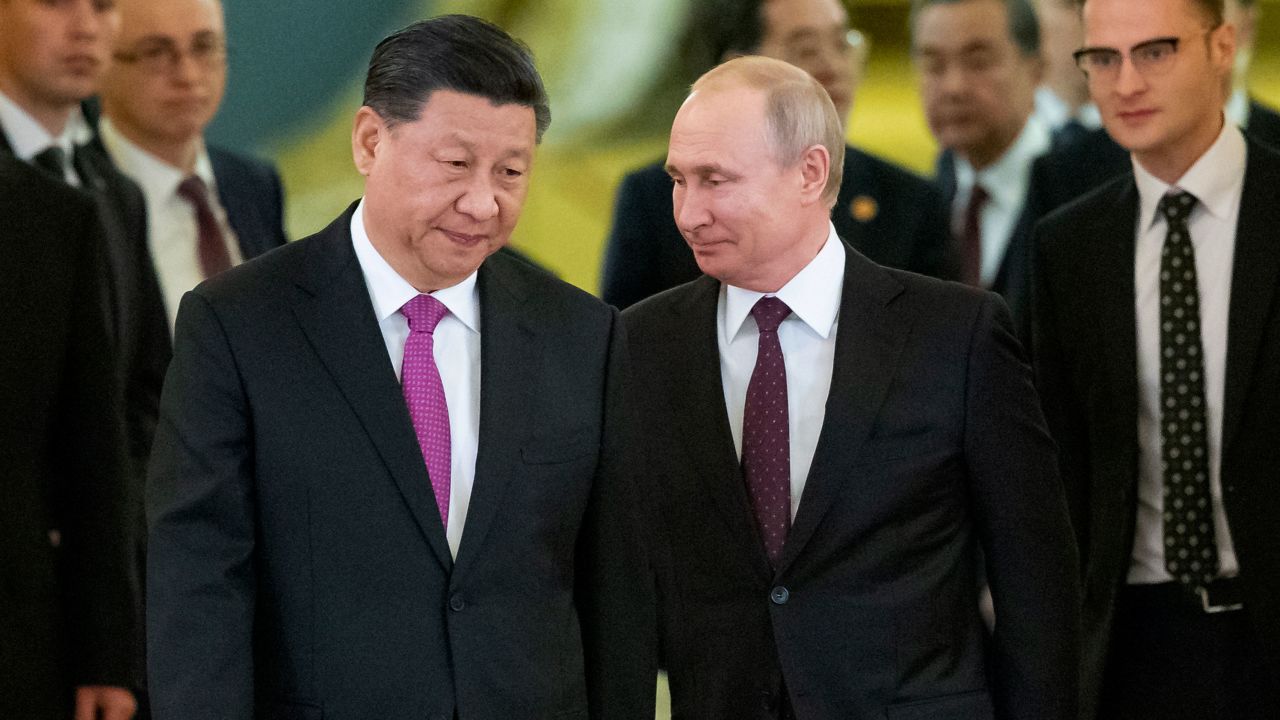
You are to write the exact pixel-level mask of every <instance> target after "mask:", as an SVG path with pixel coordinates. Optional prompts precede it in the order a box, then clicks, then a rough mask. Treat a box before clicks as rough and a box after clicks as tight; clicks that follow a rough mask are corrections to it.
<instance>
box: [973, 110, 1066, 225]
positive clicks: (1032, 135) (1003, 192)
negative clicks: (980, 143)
mask: <svg viewBox="0 0 1280 720" xmlns="http://www.w3.org/2000/svg"><path fill="white" fill-rule="evenodd" d="M1051 144H1052V137H1051V136H1050V133H1049V128H1048V127H1047V126H1046V125H1045V123H1044V121H1043V120H1041V119H1040V118H1039V117H1037V116H1036V115H1035V113H1032V114H1031V115H1030V116H1029V117H1028V118H1027V121H1026V123H1025V124H1023V126H1022V132H1020V133H1018V137H1017V139H1015V140H1014V141H1013V144H1012V145H1010V146H1009V149H1008V150H1005V152H1004V154H1003V155H1001V156H1000V158H999V159H997V160H996V161H995V162H993V163H991V164H990V165H988V166H987V167H985V168H983V169H981V170H975V169H974V168H973V165H971V164H970V163H969V161H968V160H967V159H965V158H963V157H960V156H959V155H956V187H957V190H959V191H960V192H958V193H957V197H960V196H961V195H964V196H967V195H968V194H969V193H970V192H972V191H973V186H974V183H979V182H980V183H982V187H983V188H984V189H985V190H986V191H987V195H988V197H990V198H991V202H993V203H995V204H996V205H999V206H1001V207H1006V208H1017V207H1020V206H1021V205H1022V203H1023V202H1024V201H1025V200H1026V195H1027V183H1028V182H1029V181H1030V178H1031V163H1032V161H1034V160H1035V159H1036V158H1038V157H1040V156H1041V155H1043V154H1045V153H1046V152H1048V150H1049V147H1050V145H1051Z"/></svg>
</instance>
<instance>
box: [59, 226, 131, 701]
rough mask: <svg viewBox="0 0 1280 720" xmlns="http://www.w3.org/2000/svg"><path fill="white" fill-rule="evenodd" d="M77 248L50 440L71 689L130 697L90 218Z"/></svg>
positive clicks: (119, 465) (118, 501)
mask: <svg viewBox="0 0 1280 720" xmlns="http://www.w3.org/2000/svg"><path fill="white" fill-rule="evenodd" d="M85 226H86V227H87V228H89V229H88V230H87V231H86V232H85V233H84V234H83V237H82V238H75V239H77V240H80V239H83V240H85V241H86V242H85V243H84V244H83V247H82V252H81V253H80V258H79V259H80V263H79V266H78V272H77V280H76V283H75V287H76V288H77V289H78V290H79V297H78V298H77V301H76V302H75V304H74V307H73V310H72V316H71V330H70V332H71V340H70V342H69V343H68V344H67V357H66V359H65V363H66V365H65V367H66V373H65V377H66V382H65V384H64V386H63V388H62V392H61V399H60V405H61V408H60V410H59V413H58V417H59V427H58V428H57V431H56V436H57V437H62V438H69V439H70V442H69V444H68V445H67V446H66V447H65V450H64V451H63V452H59V462H58V465H59V472H58V478H57V480H56V489H55V496H56V497H57V501H56V502H57V507H58V509H59V513H60V515H61V518H60V521H61V522H60V528H61V532H62V539H61V544H62V553H61V554H62V557H63V558H65V561H64V565H63V566H62V567H61V569H60V572H61V574H62V576H63V579H64V580H65V583H66V587H67V588H68V590H67V592H66V593H65V594H64V595H63V598H64V600H63V602H64V605H65V607H64V612H65V614H66V618H67V623H68V626H69V632H68V637H69V639H70V643H71V647H72V649H73V656H74V657H75V664H74V668H73V671H72V672H73V673H74V676H73V677H72V678H71V680H72V683H73V684H75V685H110V686H117V687H135V686H136V685H137V684H138V681H139V680H140V677H139V674H138V671H139V670H140V661H139V659H138V657H137V651H138V649H139V648H140V646H141V643H140V636H141V628H140V627H139V619H140V617H141V612H140V610H141V607H140V603H141V597H140V596H139V578H138V575H137V573H136V571H135V568H134V566H133V564H132V562H131V557H130V554H129V549H130V546H129V544H128V542H127V539H128V538H131V537H133V535H132V533H129V532H127V531H128V529H129V528H130V521H131V520H132V515H131V513H130V512H129V503H128V498H129V492H128V488H129V484H130V476H131V473H132V465H131V464H130V462H129V457H128V454H127V452H126V447H127V445H126V443H125V437H124V422H123V420H124V412H123V409H122V395H121V389H120V386H119V381H118V377H119V375H118V374H117V372H116V371H115V369H114V368H115V366H116V361H115V359H114V357H113V356H112V355H111V353H110V352H109V348H111V346H112V342H111V339H110V338H111V336H110V333H109V332H108V320H107V317H106V316H105V314H104V313H103V309H104V308H105V307H106V302H107V297H108V295H107V290H106V288H105V286H104V283H103V278H104V277H105V276H104V274H103V272H102V267H103V263H104V262H105V260H104V250H105V248H104V247H103V245H102V243H103V240H102V238H101V237H100V236H99V235H97V231H96V228H97V223H96V222H95V221H94V215H93V214H91V213H86V222H85Z"/></svg>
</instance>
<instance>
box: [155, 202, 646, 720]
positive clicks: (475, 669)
mask: <svg viewBox="0 0 1280 720" xmlns="http://www.w3.org/2000/svg"><path fill="white" fill-rule="evenodd" d="M350 219H351V211H350V210H348V212H347V213H346V214H344V215H343V216H342V217H341V218H339V219H338V220H337V221H335V222H334V223H333V224H332V225H330V226H329V227H328V228H327V229H325V230H323V231H321V232H320V233H318V234H316V235H314V236H311V237H309V238H307V239H304V240H300V241H298V242H296V243H293V244H290V245H288V246H286V247H284V248H281V249H280V250H278V251H274V252H271V253H268V254H267V255H264V256H262V257H261V258H259V259H257V260H255V261H252V262H249V263H247V264H245V265H242V266H240V267H237V268H233V269H232V270H230V271H228V272H226V273H224V274H222V275H220V276H219V277H217V278H214V279H212V280H210V281H208V282H206V283H204V284H202V285H201V286H199V287H198V288H197V289H196V290H195V291H193V292H192V293H189V294H188V295H187V296H186V298H185V300H184V301H183V304H182V308H181V311H180V312H179V317H178V329H177V340H176V344H175V356H174V361H173V364H172V365H171V367H170V371H169V378H168V382H167V383H166V386H165V392H164V403H163V412H162V421H161V425H160V431H159V434H158V436H157V439H156V445H155V453H154V456H153V461H152V466H151V470H150V483H149V486H148V510H149V513H148V517H149V520H150V530H151V532H150V547H149V556H148V570H149V572H150V577H149V582H148V660H149V669H150V681H151V698H152V707H153V714H154V717H156V718H157V720H166V719H167V718H182V719H183V720H187V719H193V720H199V719H201V718H246V719H247V718H259V719H261V718H320V717H324V718H325V720H345V719H349V718H410V717H413V718H437V717H438V718H446V719H451V718H455V717H460V718H466V719H467V720H473V719H474V720H484V719H486V718H493V719H495V720H497V719H499V718H502V719H506V718H513V717H521V718H586V717H588V707H589V704H590V706H591V710H592V712H593V714H592V715H591V717H645V718H646V720H647V718H651V717H652V716H653V684H652V681H653V677H652V674H651V673H652V668H644V669H640V670H628V669H626V668H628V667H629V665H628V664H629V663H634V662H635V660H636V659H637V658H640V657H643V656H644V655H645V654H644V653H643V652H641V650H642V649H643V648H644V647H645V646H646V644H652V642H653V639H652V627H653V620H652V619H651V615H652V611H651V610H650V611H649V614H650V619H646V618H645V617H643V616H642V613H627V614H621V615H619V614H617V613H615V612H614V608H624V607H626V608H629V607H633V606H636V603H637V601H638V600H642V599H643V596H644V587H645V586H644V585H643V584H637V583H636V582H634V581H635V580H636V579H637V578H639V577H641V576H640V575H639V572H638V568H639V565H638V564H637V562H638V561H632V560H631V559H629V558H630V557H633V556H634V557H639V548H638V546H637V544H636V543H635V542H634V537H632V536H631V533H630V532H624V531H625V530H626V529H627V528H629V527H630V525H629V523H630V520H629V516H628V515H625V514H623V512H622V511H623V510H625V509H628V508H629V507H630V506H631V504H632V499H631V494H630V493H629V492H628V490H627V488H626V487H624V485H625V483H624V482H623V481H622V478H623V475H622V468H625V467H627V466H628V465H629V464H628V463H624V462H623V461H622V460H621V457H622V454H623V450H624V448H623V447H622V445H621V443H620V442H619V441H620V440H621V433H622V432H623V431H622V428H620V427H618V426H617V425H618V423H620V422H621V421H620V420H619V418H621V417H622V414H621V412H620V411H619V410H618V408H617V401H618V398H619V393H617V392H615V391H614V390H613V389H612V388H613V387H614V386H615V385H617V384H618V383H620V382H621V378H620V374H619V373H620V369H619V360H620V353H621V350H620V347H621V343H622V337H621V334H620V323H619V322H618V319H617V312H616V311H615V310H613V309H611V308H609V307H608V306H606V305H604V304H602V303H600V302H599V301H598V300H595V299H594V298H592V297H590V296H589V295H587V294H586V293H583V292H581V291H579V290H576V289H574V288H572V287H571V286H569V285H567V284H564V283H562V282H560V281H559V280H556V279H554V278H552V277H551V276H549V275H546V274H545V273H542V272H541V271H538V270H536V269H533V268H531V267H529V266H528V265H526V264H524V263H522V262H520V261H518V260H515V259H512V258H510V257H508V256H506V255H504V254H496V255H494V256H492V257H490V258H488V259H487V260H486V261H485V263H484V265H483V266H482V267H481V269H480V272H479V278H478V288H479V293H480V306H481V327H482V351H481V359H480V363H481V376H482V382H481V399H480V407H481V409H480V444H479V455H478V457H477V460H476V475H475V486H474V490H473V492H472V494H471V504H470V508H469V512H468V515H467V518H466V527H465V532H464V536H463V538H462V544H461V548H460V550H459V555H458V558H457V560H456V562H455V561H454V559H453V558H452V557H451V556H450V552H449V548H448V545H447V542H446V539H445V531H444V527H443V525H442V523H441V521H440V516H439V513H438V511H437V510H436V504H435V499H434V497H433V496H432V494H431V482H430V480H429V478H428V477H427V471H426V466H425V464H424V462H423V459H422V454H421V451H420V449H419V447H418V443H417V438H416V436H415V434H414V431H413V427H412V423H411V421H410V418H409V414H408V411H407V409H406V407H405V402H404V399H403V396H402V394H401V388H400V383H399V382H398V381H397V379H396V376H395V373H394V372H393V369H392V365H391V362H390V360H389V358H388V357H387V350H386V346H385V344H384V342H383V338H382V335H381V333H380V331H379V329H378V324H377V320H376V318H375V316H374V313H373V307H372V303H371V301H370V299H369V295H368V290H367V289H366V286H365V282H364V277H363V274H362V272H361V270H360V265H359V263H358V262H357V260H356V257H355V253H354V251H353V248H352V244H351V243H352V241H351V235H350V230H349V226H350ZM624 535H625V537H623V536H624ZM628 629H629V630H628ZM646 669H647V670H648V671H649V673H648V674H646V672H644V670H646ZM629 702H635V703H637V705H638V706H639V709H638V710H634V709H633V710H632V711H625V710H619V709H618V708H619V707H625V706H626V704H627V703H629Z"/></svg>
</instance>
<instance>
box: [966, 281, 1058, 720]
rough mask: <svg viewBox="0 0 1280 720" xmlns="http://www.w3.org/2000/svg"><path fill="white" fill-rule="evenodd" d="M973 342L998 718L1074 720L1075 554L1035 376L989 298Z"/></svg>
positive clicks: (974, 426) (970, 442)
mask: <svg viewBox="0 0 1280 720" xmlns="http://www.w3.org/2000/svg"><path fill="white" fill-rule="evenodd" d="M970 343H971V344H970V348H969V357H968V362H969V366H968V387H967V390H966V406H967V410H966V417H965V457H966V459H967V462H968V466H969V473H970V482H971V493H972V497H973V501H974V505H975V510H976V515H977V519H978V531H979V536H980V538H981V541H982V545H983V550H984V552H985V557H986V562H987V578H988V581H989V583H990V586H991V594H992V599H993V601H994V603H995V616H996V624H995V630H994V636H993V647H992V651H993V652H992V670H993V677H992V683H993V692H994V697H995V700H996V707H997V717H1000V718H1008V719H1017V720H1054V719H1061V720H1074V718H1075V716H1076V711H1075V708H1076V705H1077V684H1078V669H1077V658H1078V655H1079V636H1080V615H1079V612H1080V611H1079V593H1080V591H1079V587H1078V580H1077V578H1078V574H1077V573H1078V571H1077V558H1076V552H1075V545H1074V543H1073V541H1072V536H1071V529H1070V526H1069V522H1068V519H1067V511H1066V503H1065V500H1064V497H1063V491H1062V486H1061V484H1060V482H1059V480H1058V470H1057V464H1056V461H1055V453H1054V446H1053V441H1052V440H1051V439H1050V437H1049V433H1048V431H1047V429H1046V428H1045V422H1044V418H1043V416H1042V414H1041V410H1040V404H1039V401H1038V399H1037V397H1036V393H1035V389H1034V387H1033V384H1032V380H1031V371H1030V368H1029V367H1028V366H1027V364H1026V360H1025V358H1024V353H1023V350H1022V347H1021V345H1020V344H1019V343H1018V341H1017V339H1016V338H1015V337H1014V334H1013V328H1012V321H1011V319H1010V317H1009V312H1008V310H1007V309H1006V308H1005V305H1004V302H1003V301H1002V300H1000V299H999V298H998V297H996V296H995V295H990V294H988V295H987V296H986V298H985V300H984V303H983V305H982V307H981V309H980V311H979V313H978V317H977V320H976V322H975V325H974V328H973V335H972V338H971V341H970Z"/></svg>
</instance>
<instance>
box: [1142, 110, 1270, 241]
mask: <svg viewBox="0 0 1280 720" xmlns="http://www.w3.org/2000/svg"><path fill="white" fill-rule="evenodd" d="M1247 153H1248V150H1247V148H1246V146H1245V141H1244V135H1243V134H1242V133H1241V132H1240V128H1238V127H1236V126H1235V125H1232V124H1231V123H1229V122H1223V124H1222V132H1220V133H1218V139H1217V140H1215V141H1214V142H1213V144H1212V145H1210V146H1209V149H1208V150H1206V151H1205V153H1204V154H1203V155H1201V156H1200V159H1199V160H1196V162H1195V164H1194V165H1192V166H1191V169H1189V170H1187V172H1186V173H1185V174H1183V176H1182V177H1181V178H1179V179H1178V181H1177V182H1176V183H1174V184H1173V185H1169V184H1166V183H1165V182H1164V181H1163V180H1161V179H1160V178H1157V177H1156V176H1154V175H1152V174H1151V173H1149V172H1147V170H1146V169H1145V168H1143V167H1142V165H1141V164H1139V163H1138V161H1137V160H1133V178H1134V182H1135V183H1137V185H1138V197H1139V198H1141V213H1142V214H1141V215H1140V216H1139V217H1140V218H1142V220H1141V222H1142V228H1143V229H1144V230H1147V229H1150V228H1151V226H1152V225H1153V224H1154V223H1155V222H1156V219H1157V213H1158V211H1159V207H1160V198H1162V197H1164V196H1165V195H1166V194H1167V193H1168V192H1169V191H1171V190H1185V191H1186V192H1189V193H1191V194H1192V195H1195V196H1196V200H1198V201H1199V204H1200V206H1201V207H1203V208H1204V209H1205V210H1206V211H1207V212H1208V213H1209V214H1210V215H1212V216H1214V217H1215V218H1219V219H1229V217H1228V216H1229V214H1230V213H1231V211H1232V208H1233V207H1234V206H1235V198H1236V197H1238V196H1239V190H1240V187H1241V186H1242V185H1243V183H1244V167H1245V159H1246V155H1247Z"/></svg>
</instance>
